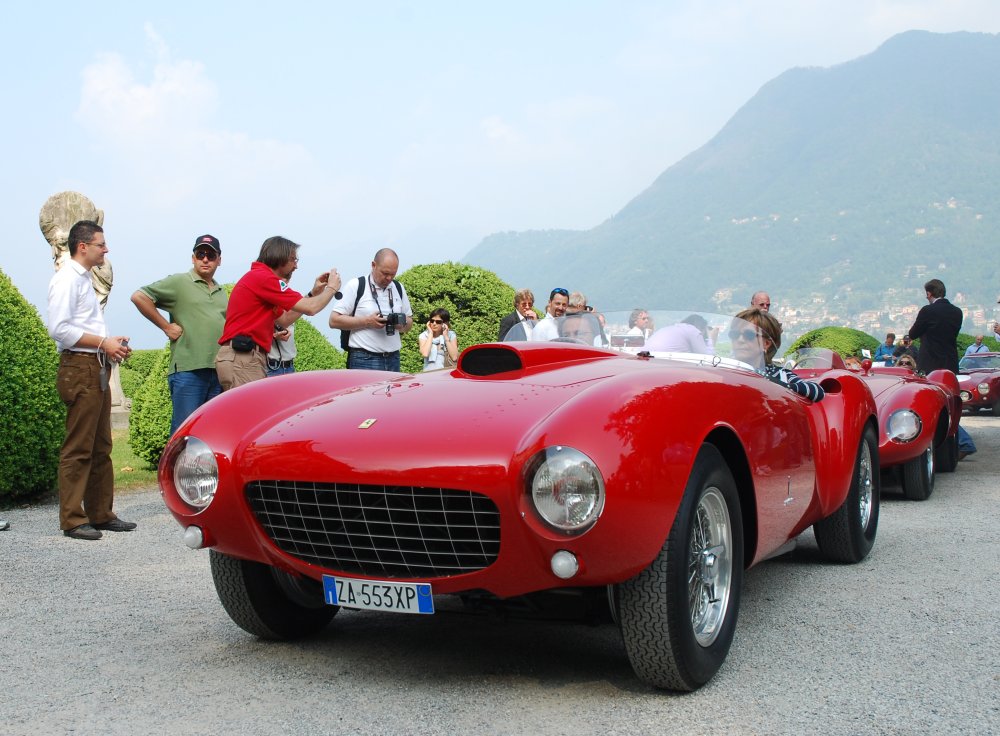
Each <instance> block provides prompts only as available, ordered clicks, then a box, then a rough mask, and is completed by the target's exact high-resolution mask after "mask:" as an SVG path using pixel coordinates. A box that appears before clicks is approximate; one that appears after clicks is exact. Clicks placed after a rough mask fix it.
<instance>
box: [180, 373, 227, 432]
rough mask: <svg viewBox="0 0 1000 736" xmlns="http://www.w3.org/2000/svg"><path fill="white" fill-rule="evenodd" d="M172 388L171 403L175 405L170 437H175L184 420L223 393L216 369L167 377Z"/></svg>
mask: <svg viewBox="0 0 1000 736" xmlns="http://www.w3.org/2000/svg"><path fill="white" fill-rule="evenodd" d="M167 385H168V386H169V387H170V401H171V402H172V403H173V405H174V411H173V414H172V415H171V417H170V436H171V437H173V435H174V432H176V431H177V428H178V427H179V426H181V425H182V424H183V423H184V420H185V419H187V418H188V417H189V416H191V414H192V413H194V410H195V409H197V408H198V407H199V406H201V405H202V404H204V403H205V402H206V401H208V400H209V399H211V398H212V397H213V396H218V395H219V394H221V393H222V384H220V383H219V374H218V373H216V372H215V369H214V368H199V369H198V370H195V371H177V372H176V373H171V374H170V375H168V376H167Z"/></svg>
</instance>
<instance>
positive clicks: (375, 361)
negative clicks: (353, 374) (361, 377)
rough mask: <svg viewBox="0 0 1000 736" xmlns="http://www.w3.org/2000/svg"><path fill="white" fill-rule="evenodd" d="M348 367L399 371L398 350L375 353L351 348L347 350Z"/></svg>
mask: <svg viewBox="0 0 1000 736" xmlns="http://www.w3.org/2000/svg"><path fill="white" fill-rule="evenodd" d="M347 367H348V368H364V369H366V370H372V371H395V372H396V373H399V351H398V350H397V351H396V352H394V353H386V354H384V355H376V354H375V353H368V352H365V351H364V350H358V349H356V348H351V349H349V350H348V351H347Z"/></svg>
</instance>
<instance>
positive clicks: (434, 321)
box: [418, 307, 458, 371]
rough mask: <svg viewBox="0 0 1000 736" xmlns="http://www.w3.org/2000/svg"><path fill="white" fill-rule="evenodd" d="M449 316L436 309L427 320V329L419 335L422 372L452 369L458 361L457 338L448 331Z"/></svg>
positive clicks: (445, 311)
mask: <svg viewBox="0 0 1000 736" xmlns="http://www.w3.org/2000/svg"><path fill="white" fill-rule="evenodd" d="M450 322H451V314H450V313H449V312H448V310H447V309H443V308H441V307H438V308H437V309H435V310H434V311H433V312H431V318H430V319H429V320H427V329H426V330H424V331H423V332H421V333H420V337H419V338H418V340H419V342H420V354H421V355H422V356H424V370H425V371H436V370H440V369H441V368H453V367H454V366H455V362H456V361H457V360H458V338H457V337H456V336H455V332H454V331H453V330H450V329H448V325H449V323H450Z"/></svg>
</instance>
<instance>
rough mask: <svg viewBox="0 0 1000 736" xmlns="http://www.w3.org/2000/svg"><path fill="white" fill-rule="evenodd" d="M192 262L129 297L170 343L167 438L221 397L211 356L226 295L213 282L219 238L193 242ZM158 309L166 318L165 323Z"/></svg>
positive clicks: (218, 259) (215, 349)
mask: <svg viewBox="0 0 1000 736" xmlns="http://www.w3.org/2000/svg"><path fill="white" fill-rule="evenodd" d="M191 263H192V264H193V268H192V269H191V270H190V271H187V272H186V273H175V274H173V275H172V276H167V277H166V278H165V279H160V280H159V281H157V282H155V283H152V284H150V285H149V286H143V287H142V288H141V289H139V290H138V291H136V292H135V293H134V294H133V295H132V303H133V304H135V306H136V308H137V309H138V310H139V312H140V313H142V316H143V317H145V318H146V319H148V320H149V321H150V322H152V323H153V324H154V325H156V326H157V327H159V328H160V329H161V330H163V333H164V334H165V335H166V336H167V337H168V338H169V339H170V368H169V370H168V371H167V383H168V385H169V386H170V400H171V402H172V403H173V407H174V409H173V416H172V417H171V420H170V434H171V435H172V434H173V433H174V432H176V431H177V428H178V427H179V426H181V424H182V423H183V422H184V420H185V419H187V418H188V416H190V415H191V413H192V412H193V411H194V410H195V409H197V408H198V407H199V406H201V405H202V404H204V403H205V402H206V401H208V400H209V399H211V398H212V397H213V396H218V395H219V394H220V393H222V385H221V384H220V383H219V376H218V374H217V373H216V372H215V354H216V353H217V352H219V338H220V337H221V336H222V328H223V326H224V325H225V324H226V307H227V306H228V304H229V295H228V294H226V290H225V289H223V288H222V286H220V285H219V284H218V282H216V280H215V272H216V270H217V269H218V268H219V266H220V265H222V246H221V245H220V244H219V240H218V238H215V237H214V236H212V235H202V236H201V237H199V238H198V239H197V240H195V241H194V253H193V255H192V256H191ZM161 309H162V310H163V311H165V312H167V313H168V314H169V317H170V320H169V321H167V320H166V319H165V318H164V317H163V315H162V314H160V311H159V310H161Z"/></svg>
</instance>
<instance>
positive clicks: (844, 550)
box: [813, 427, 881, 563]
mask: <svg viewBox="0 0 1000 736" xmlns="http://www.w3.org/2000/svg"><path fill="white" fill-rule="evenodd" d="M880 493H881V487H880V481H879V467H878V441H877V440H876V439H875V430H873V429H872V428H871V427H867V428H866V429H865V432H864V434H863V435H862V436H861V442H860V444H859V446H858V454H857V459H856V460H855V462H854V477H853V478H852V480H851V488H850V490H849V491H848V492H847V498H845V499H844V503H842V504H841V505H840V508H838V509H837V510H836V511H834V512H833V513H832V514H831V515H830V516H828V517H826V518H825V519H821V520H820V521H817V522H816V523H815V524H814V525H813V534H814V535H815V536H816V544H817V545H819V551H820V554H822V555H823V557H824V558H826V559H827V560H829V561H831V562H850V563H854V562H861V560H863V559H865V557H867V556H868V553H869V552H871V549H872V546H873V545H874V544H875V533H876V532H877V531H878V513H879V500H880Z"/></svg>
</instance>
